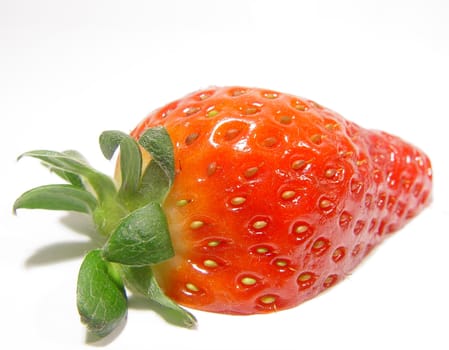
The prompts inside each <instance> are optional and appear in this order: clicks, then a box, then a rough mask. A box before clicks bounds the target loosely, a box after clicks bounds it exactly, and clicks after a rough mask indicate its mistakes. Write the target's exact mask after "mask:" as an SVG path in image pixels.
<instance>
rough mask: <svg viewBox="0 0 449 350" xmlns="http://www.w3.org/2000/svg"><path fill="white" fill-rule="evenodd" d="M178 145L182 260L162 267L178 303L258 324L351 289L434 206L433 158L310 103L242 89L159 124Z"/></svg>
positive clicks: (177, 232)
mask: <svg viewBox="0 0 449 350" xmlns="http://www.w3.org/2000/svg"><path fill="white" fill-rule="evenodd" d="M158 125H162V126H164V127H165V128H166V129H167V131H168V133H169V134H170V136H171V139H172V141H173V143H174V145H175V159H176V180H175V183H174V186H173V188H172V190H171V191H170V193H169V195H168V197H167V199H166V201H165V203H164V209H165V212H166V214H167V216H168V221H169V227H170V232H171V237H172V240H173V244H174V248H175V251H176V256H175V257H174V258H173V259H171V260H168V261H167V262H164V263H162V264H161V265H159V266H157V267H155V271H156V273H157V277H158V281H159V282H160V284H161V286H162V287H163V289H164V290H165V291H166V293H167V294H168V295H169V296H170V297H171V298H173V299H174V300H176V301H177V302H179V303H181V304H183V305H187V306H189V307H193V308H198V309H202V310H208V311H214V312H224V313H235V314H251V313H259V312H267V311H273V310H281V309H285V308H289V307H292V306H295V305H297V304H299V303H301V302H303V301H305V300H307V299H310V298H312V297H314V296H315V295H317V294H318V293H320V292H321V291H323V290H326V289H328V288H329V287H331V286H333V285H335V283H337V282H338V281H340V280H341V279H343V278H344V277H345V276H346V275H347V274H348V273H349V272H350V271H351V270H352V269H353V268H354V267H355V266H356V265H357V264H358V263H359V262H360V261H361V260H362V259H363V257H364V256H365V255H366V254H368V252H369V251H370V250H371V249H372V248H373V247H374V246H376V245H377V244H379V243H380V242H381V241H382V240H383V239H384V238H386V237H388V234H389V233H392V232H394V231H396V230H397V229H399V228H400V227H402V226H403V225H404V224H405V223H406V222H407V221H408V219H410V218H411V217H413V216H414V215H416V214H417V213H418V212H419V211H420V210H421V209H422V208H423V207H424V206H425V205H426V204H427V203H428V201H429V194H430V191H431V181H432V177H431V168H430V162H429V160H428V158H427V156H426V155H425V154H424V153H423V152H421V151H420V150H418V149H416V148H414V147H412V146H411V145H410V144H408V143H405V142H404V141H402V140H400V139H398V138H397V137H394V136H391V135H389V134H386V133H383V132H379V131H370V130H365V129H362V128H360V127H359V126H357V125H356V124H354V123H351V122H349V121H347V120H345V119H343V118H342V117H341V116H340V115H338V114H337V113H335V112H333V111H331V110H329V109H327V108H325V107H323V106H321V105H319V104H317V103H315V102H313V101H310V100H307V99H303V98H298V97H295V96H291V95H287V94H282V93H279V92H274V91H269V90H261V89H249V88H242V87H231V88H211V89H208V90H205V91H199V92H196V93H194V94H191V95H189V96H186V97H185V98H183V99H181V100H179V101H176V102H173V103H171V104H169V105H167V106H165V107H163V108H161V109H159V110H157V111H155V112H153V113H151V114H150V115H149V116H148V117H147V118H146V119H145V120H143V121H142V122H141V123H140V124H139V126H138V127H137V128H136V129H135V130H134V131H133V132H132V136H133V137H135V138H136V139H138V138H139V135H140V134H141V133H142V132H143V131H144V130H145V129H147V128H149V127H153V126H158Z"/></svg>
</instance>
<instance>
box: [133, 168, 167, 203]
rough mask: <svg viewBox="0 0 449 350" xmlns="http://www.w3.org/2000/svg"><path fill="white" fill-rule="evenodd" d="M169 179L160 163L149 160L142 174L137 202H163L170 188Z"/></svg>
mask: <svg viewBox="0 0 449 350" xmlns="http://www.w3.org/2000/svg"><path fill="white" fill-rule="evenodd" d="M169 181H170V180H169V179H168V177H167V176H166V175H165V172H164V170H163V169H162V168H161V167H160V165H159V164H158V163H157V162H155V161H154V160H151V161H150V164H148V166H147V168H146V169H145V172H144V173H143V176H142V181H141V184H140V189H139V194H140V195H141V198H140V199H139V202H141V203H148V202H157V203H163V202H164V199H165V196H166V195H167V193H168V191H169V189H170V182H169Z"/></svg>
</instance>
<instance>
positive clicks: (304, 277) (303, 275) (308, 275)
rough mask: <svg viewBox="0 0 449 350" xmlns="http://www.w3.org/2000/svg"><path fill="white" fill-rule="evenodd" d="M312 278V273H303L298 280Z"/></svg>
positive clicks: (303, 280) (304, 280) (302, 280)
mask: <svg viewBox="0 0 449 350" xmlns="http://www.w3.org/2000/svg"><path fill="white" fill-rule="evenodd" d="M311 278H312V275H311V274H310V273H303V274H301V275H299V277H298V281H300V282H306V281H308V280H310V279H311Z"/></svg>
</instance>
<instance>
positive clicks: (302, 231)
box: [295, 225, 309, 233]
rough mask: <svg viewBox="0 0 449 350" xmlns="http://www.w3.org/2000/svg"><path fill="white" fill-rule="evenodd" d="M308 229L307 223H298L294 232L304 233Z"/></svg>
mask: <svg viewBox="0 0 449 350" xmlns="http://www.w3.org/2000/svg"><path fill="white" fill-rule="evenodd" d="M308 229H309V226H307V225H299V226H298V227H297V228H296V229H295V232H296V233H304V232H306V231H307V230H308Z"/></svg>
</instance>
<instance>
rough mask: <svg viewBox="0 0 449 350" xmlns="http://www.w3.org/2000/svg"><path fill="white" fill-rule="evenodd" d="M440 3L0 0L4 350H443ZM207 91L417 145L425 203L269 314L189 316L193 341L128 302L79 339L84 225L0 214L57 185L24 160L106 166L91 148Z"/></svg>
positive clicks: (448, 51)
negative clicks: (338, 278)
mask: <svg viewBox="0 0 449 350" xmlns="http://www.w3.org/2000/svg"><path fill="white" fill-rule="evenodd" d="M448 4H449V2H447V1H445V0H439V1H438V0H422V1H416V0H404V1H400V0H376V1H357V0H353V1H350V0H339V1H333V0H328V1H323V0H321V1H298V0H293V1H282V0H276V1H250V0H239V1H233V0H227V1H211V0H209V1H206V0H204V1H200V0H178V1H175V0H164V1H154V0H148V1H131V0H127V1H122V2H120V1H112V0H109V1H106V0H105V1H93V0H89V1H88V0H77V1H62V0H41V1H39V0H34V1H33V0H0V123H1V126H0V133H1V134H0V142H1V146H0V152H1V158H2V172H1V189H0V205H1V206H0V269H1V270H0V271H1V274H0V276H1V288H0V310H1V317H0V333H1V336H0V348H2V349H34V348H36V349H41V348H45V349H67V350H68V349H84V348H92V347H95V346H107V347H108V348H109V349H136V348H148V349H150V348H151V349H174V348H180V349H183V350H188V349H197V350H200V349H326V348H327V349H329V348H332V349H393V348H401V349H407V348H411V347H413V348H420V349H449V340H448V337H447V332H448V324H449V320H448V315H449V302H448V295H449V287H448V283H447V281H448V278H447V268H448V266H449V264H448V254H447V251H448V250H447V249H448V246H449V238H448V236H449V232H448V231H449V230H448V225H447V218H448V217H449V204H448V198H449V190H448V181H447V179H449V166H448V157H447V149H448V146H449V145H448V143H449V142H448V136H447V135H448V132H447V125H448V124H447V123H446V120H447V119H448V116H449V107H448V106H449V97H448V96H449V94H448V93H449V83H448V82H449V68H448V67H449V64H448V62H449V20H448V18H449V5H448ZM209 85H249V86H259V87H266V88H271V89H277V90H280V91H283V92H289V93H293V94H296V95H300V96H304V97H308V98H311V99H314V100H316V101H317V102H319V103H321V104H323V105H325V106H328V107H330V108H332V109H334V110H336V111H338V112H339V113H341V114H343V115H344V116H345V117H346V118H348V119H351V120H353V121H355V122H356V123H358V124H360V125H362V126H365V127H369V128H378V129H384V130H386V131H389V132H391V133H395V134H399V135H400V136H401V137H403V138H405V139H407V140H409V141H411V142H412V143H415V144H416V145H419V146H420V147H421V148H422V149H424V150H425V151H426V152H427V153H428V154H429V156H430V157H431V159H432V161H433V166H434V171H435V181H434V185H435V188H434V189H435V190H434V200H433V203H432V205H431V206H430V207H429V208H428V209H427V210H426V211H424V212H423V213H422V215H420V216H419V217H417V218H416V219H414V220H413V221H412V222H411V223H410V224H409V225H407V226H406V227H405V228H404V229H403V230H401V231H400V232H398V233H397V234H395V235H394V236H392V237H391V238H390V239H388V240H387V241H386V242H384V243H383V245H382V246H381V247H379V249H377V250H376V251H375V252H374V253H373V254H372V255H371V256H370V257H369V258H368V260H367V261H365V263H364V264H362V265H361V266H360V267H359V268H358V269H356V270H355V271H354V273H353V274H352V275H351V276H349V277H348V278H347V279H346V280H345V281H344V282H342V283H340V284H339V285H338V286H336V287H335V288H333V289H332V290H331V291H329V292H328V293H325V294H323V295H321V296H319V297H317V298H315V299H314V300H312V301H309V302H307V303H305V304H303V305H301V306H299V307H297V308H294V309H291V310H288V311H283V312H279V313H277V314H270V315H262V316H249V317H236V316H225V315H216V314H209V313H203V312H195V315H196V316H197V318H198V320H199V328H198V329H197V330H193V331H192V330H185V329H181V328H178V327H175V326H173V325H170V324H167V323H166V322H165V321H164V320H163V319H162V318H161V317H160V316H158V315H157V314H156V313H155V312H154V311H152V310H148V309H147V308H146V306H145V305H144V304H143V303H141V302H140V301H136V300H131V301H130V310H129V315H128V321H127V324H126V326H125V327H124V328H123V330H122V331H121V332H117V333H116V334H114V336H112V337H109V338H107V339H106V340H105V341H103V342H99V343H98V342H97V343H95V342H93V343H92V341H91V339H86V336H85V330H84V328H83V326H81V325H80V323H79V321H78V315H77V311H76V306H75V285H76V277H77V271H78V267H79V264H80V262H81V257H82V255H83V253H84V252H85V251H86V250H88V249H90V248H92V247H94V246H95V243H94V242H91V241H90V240H89V238H88V237H89V236H88V235H86V234H82V233H81V232H83V231H86V230H87V231H88V230H91V229H92V228H91V225H90V223H89V221H88V218H87V217H86V218H85V217H83V216H82V215H78V216H76V215H67V214H65V213H54V212H44V211H20V212H19V215H18V216H17V217H15V216H13V215H12V213H11V207H12V204H13V202H14V199H15V198H16V197H17V196H18V195H20V194H21V193H22V192H23V191H25V190H27V189H29V188H31V187H34V186H38V185H42V184H47V183H50V182H52V181H57V180H56V179H55V177H54V176H52V175H51V174H49V173H48V172H47V171H46V170H45V169H44V168H42V167H40V165H39V164H38V162H37V161H35V160H31V159H26V160H23V161H21V162H19V163H17V162H16V161H15V159H16V157H17V156H18V155H19V154H20V153H22V152H25V151H28V150H31V149H39V148H47V149H55V150H64V149H67V148H76V149H78V150H79V151H81V152H82V153H83V154H85V155H86V156H87V157H88V159H89V160H90V161H91V162H92V163H93V164H95V165H96V166H97V167H98V168H100V169H101V170H103V171H105V172H111V173H112V169H113V165H112V164H111V163H109V162H108V161H106V160H105V159H103V157H102V156H101V154H100V151H99V148H98V145H97V139H98V135H99V134H100V132H101V131H103V130H105V129H120V130H123V131H130V130H131V129H132V128H133V127H134V126H135V125H136V124H137V123H138V122H139V121H140V120H141V119H142V118H143V117H145V115H146V114H147V113H149V112H150V111H151V110H153V109H155V108H157V107H158V106H161V105H163V104H165V103H167V102H170V101H171V100H173V99H176V98H178V97H181V96H183V95H185V94H187V93H189V92H191V91H193V90H197V89H199V88H203V87H207V86H209Z"/></svg>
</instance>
